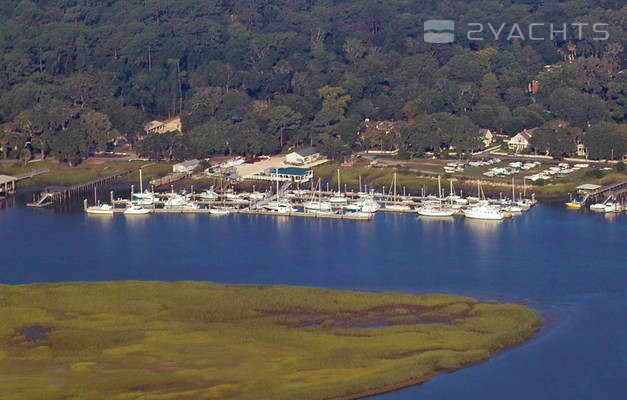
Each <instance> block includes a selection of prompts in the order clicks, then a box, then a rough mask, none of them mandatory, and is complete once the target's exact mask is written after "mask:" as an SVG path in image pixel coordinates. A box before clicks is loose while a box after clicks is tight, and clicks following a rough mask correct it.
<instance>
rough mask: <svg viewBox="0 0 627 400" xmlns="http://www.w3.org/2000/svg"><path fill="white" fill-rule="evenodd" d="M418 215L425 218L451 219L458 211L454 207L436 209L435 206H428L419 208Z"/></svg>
mask: <svg viewBox="0 0 627 400" xmlns="http://www.w3.org/2000/svg"><path fill="white" fill-rule="evenodd" d="M416 212H417V213H418V215H420V216H423V217H451V216H453V215H454V214H455V213H456V212H457V210H456V209H454V208H452V207H436V206H433V205H426V206H423V207H420V208H418V210H417V211H416Z"/></svg>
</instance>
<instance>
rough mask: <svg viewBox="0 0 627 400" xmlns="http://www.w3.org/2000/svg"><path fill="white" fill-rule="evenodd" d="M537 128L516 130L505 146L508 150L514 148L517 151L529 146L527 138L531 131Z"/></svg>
mask: <svg viewBox="0 0 627 400" xmlns="http://www.w3.org/2000/svg"><path fill="white" fill-rule="evenodd" d="M536 129H538V128H533V129H523V130H522V131H521V132H518V133H517V134H516V135H515V136H514V137H513V138H511V139H510V140H508V141H507V147H509V149H510V150H515V151H516V152H517V153H520V152H521V151H523V150H525V149H527V148H529V140H530V139H531V137H532V136H533V133H534V132H535V130H536Z"/></svg>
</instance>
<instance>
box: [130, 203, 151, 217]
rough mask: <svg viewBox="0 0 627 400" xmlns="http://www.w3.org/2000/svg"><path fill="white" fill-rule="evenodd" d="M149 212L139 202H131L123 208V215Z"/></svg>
mask: <svg viewBox="0 0 627 400" xmlns="http://www.w3.org/2000/svg"><path fill="white" fill-rule="evenodd" d="M148 213H150V210H149V209H148V208H144V207H143V206H142V205H141V204H131V205H130V206H129V207H127V208H126V210H124V215H145V214H148Z"/></svg>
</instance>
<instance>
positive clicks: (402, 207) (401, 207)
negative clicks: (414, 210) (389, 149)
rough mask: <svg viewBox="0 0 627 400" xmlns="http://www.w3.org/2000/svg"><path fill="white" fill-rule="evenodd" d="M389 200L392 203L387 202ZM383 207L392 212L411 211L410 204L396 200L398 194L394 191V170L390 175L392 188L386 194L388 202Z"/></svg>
mask: <svg viewBox="0 0 627 400" xmlns="http://www.w3.org/2000/svg"><path fill="white" fill-rule="evenodd" d="M389 202H392V204H389ZM385 209H386V210H388V211H394V212H409V211H411V206H409V205H407V204H403V203H401V202H400V201H399V200H398V195H397V193H396V172H394V175H393V177H392V190H391V193H390V195H389V196H388V204H386V205H385Z"/></svg>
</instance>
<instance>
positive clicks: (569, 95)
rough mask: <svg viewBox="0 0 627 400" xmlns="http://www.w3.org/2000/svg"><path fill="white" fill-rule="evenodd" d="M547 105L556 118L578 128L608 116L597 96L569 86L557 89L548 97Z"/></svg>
mask: <svg viewBox="0 0 627 400" xmlns="http://www.w3.org/2000/svg"><path fill="white" fill-rule="evenodd" d="M548 106H549V108H550V109H551V111H552V112H553V113H554V114H555V115H556V116H557V117H558V118H561V119H564V120H566V121H568V122H570V123H572V124H573V125H574V126H578V127H580V128H584V127H586V126H588V125H590V124H594V123H597V122H600V121H604V120H606V119H608V118H609V113H608V111H607V108H606V106H605V104H604V103H603V100H601V99H600V98H599V97H598V96H596V95H592V94H584V93H581V92H579V91H578V90H576V89H571V88H562V89H557V90H556V91H555V92H554V93H553V94H552V95H551V97H550V98H549V100H548Z"/></svg>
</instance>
